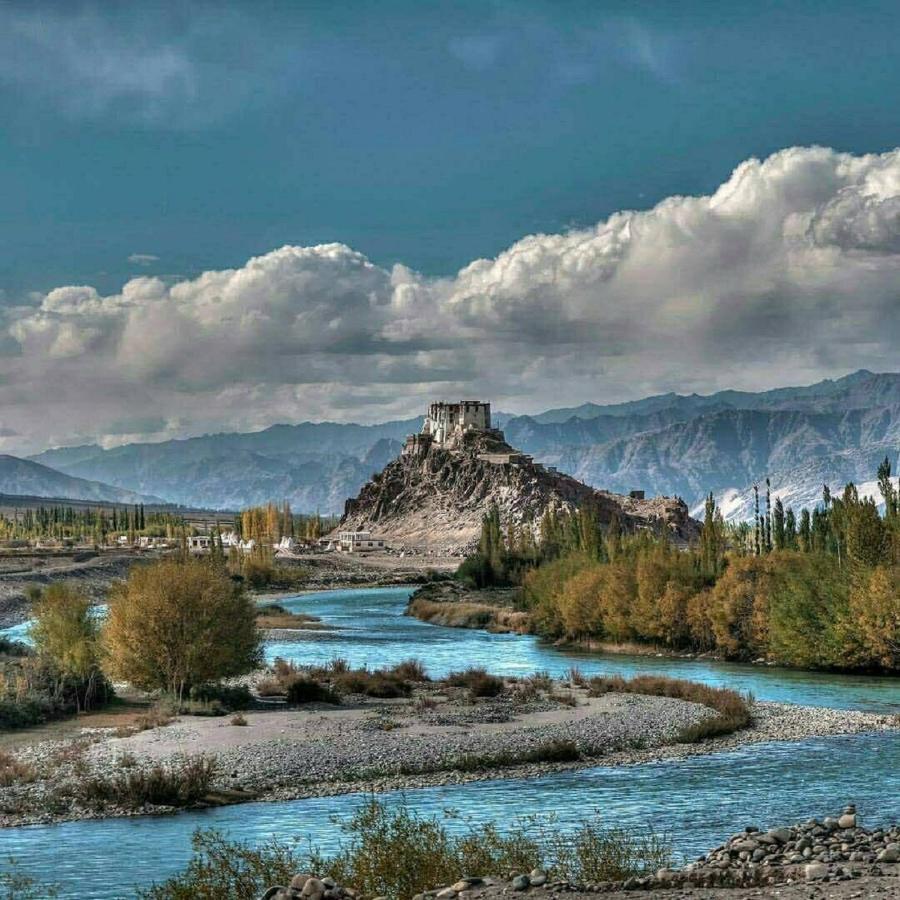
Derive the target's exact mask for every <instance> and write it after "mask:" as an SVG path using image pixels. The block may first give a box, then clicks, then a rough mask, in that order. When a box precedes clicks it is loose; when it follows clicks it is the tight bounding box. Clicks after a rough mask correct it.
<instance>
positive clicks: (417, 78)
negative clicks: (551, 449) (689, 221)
mask: <svg viewBox="0 0 900 900" xmlns="http://www.w3.org/2000/svg"><path fill="white" fill-rule="evenodd" d="M0 23H2V24H4V26H5V27H4V28H3V29H2V30H3V32H4V34H5V36H4V37H2V38H0V57H2V61H0V121H2V122H3V123H4V124H3V127H2V133H0V173H2V175H0V178H2V191H0V196H2V204H0V209H2V211H0V246H2V248H3V251H2V253H0V288H3V289H5V290H6V292H7V294H8V295H11V296H13V297H15V296H16V295H17V294H19V293H20V292H22V291H27V290H47V289H49V288H51V287H53V286H55V285H58V284H62V283H89V284H92V285H95V286H97V287H99V288H100V289H101V290H111V289H114V288H117V287H119V286H120V285H121V283H122V281H123V280H124V279H125V278H127V277H129V276H130V275H133V274H135V273H136V272H140V271H152V272H154V273H159V274H178V275H191V274H194V273H197V272H199V271H202V270H204V269H208V268H222V267H227V266H235V265H240V264H241V263H243V261H244V260H246V259H247V258H248V257H249V256H252V255H254V254H257V253H263V252H266V251H268V250H270V249H272V248H274V247H277V246H280V245H282V244H285V243H294V244H315V243H321V242H327V241H342V242H345V243H347V244H349V245H350V246H352V247H354V248H355V249H357V250H360V251H361V252H363V253H365V254H366V255H367V256H368V257H369V258H371V259H372V260H374V261H376V262H378V263H381V264H388V263H391V262H394V261H396V260H402V261H403V262H405V263H406V264H407V265H409V266H411V267H412V268H414V269H417V270H419V271H422V272H424V273H427V274H448V273H452V272H454V271H456V270H457V269H458V268H459V267H461V266H463V265H465V264H466V263H467V262H469V261H470V260H472V259H475V258H478V257H482V256H493V255H495V254H496V253H498V252H500V251H501V250H502V249H504V248H505V247H507V246H509V245H510V244H511V243H512V242H513V241H514V240H516V239H517V238H519V237H521V236H522V235H525V234H529V233H533V232H536V231H554V232H555V231H560V230H562V229H565V228H566V227H568V226H572V225H575V226H582V225H587V224H591V223H594V222H596V221H598V220H600V219H602V218H604V217H605V216H607V215H609V214H610V213H611V212H613V211H614V210H617V209H623V208H645V207H648V206H650V205H652V204H653V203H655V202H657V201H658V200H660V199H662V198H664V197H665V196H667V195H669V194H695V193H705V192H708V191H711V190H713V189H714V188H715V187H716V185H718V184H719V183H720V182H721V181H723V180H724V179H725V178H727V176H728V174H729V173H730V172H731V170H732V169H733V168H734V166H736V165H737V164H738V163H739V162H740V161H741V160H743V159H745V158H747V157H749V156H754V155H755V156H765V155H768V154H769V153H771V152H773V151H775V150H777V149H780V148H782V147H786V146H791V145H795V144H804V145H805V144H813V143H817V144H823V145H826V146H830V147H834V148H837V149H840V150H849V151H854V152H876V151H881V150H887V149H890V148H892V147H894V146H896V145H897V144H898V143H900V137H898V131H900V119H898V117H897V109H898V107H900V104H898V100H900V48H898V46H897V44H898V36H900V29H898V27H897V7H896V4H895V3H884V4H878V3H857V4H849V3H846V2H844V3H827V2H816V3H802V2H801V3H791V4H783V3H758V2H757V3H752V4H750V3H747V4H736V3H720V2H719V3H707V2H702V3H698V2H685V3H679V4H670V3H658V4H639V5H637V4H633V3H600V2H592V3H574V2H573V3H539V2H517V3H490V2H477V3H453V4H451V3H442V4H438V3H422V2H384V3H371V2H370V3H359V2H349V3H342V4H334V3H322V4H317V3H265V2H256V3H247V4H244V5H243V6H242V5H241V4H236V3H233V4H221V5H208V6H204V5H202V4H199V5H197V4H183V3H178V4H174V3H173V4H166V3H153V4H140V5H139V4H125V5H121V6H119V5H114V4H97V5H94V6H90V5H88V6H79V5H78V4H69V3H66V4H59V5H58V6H55V5H53V4H47V3H36V4H33V3H29V4H27V5H25V4H23V5H17V4H16V3H13V4H11V5H10V4H5V5H4V6H3V8H2V10H0ZM134 254H142V255H148V256H149V255H152V256H156V257H158V260H144V261H143V265H141V264H137V263H134V262H129V259H128V258H129V257H130V256H132V255H134Z"/></svg>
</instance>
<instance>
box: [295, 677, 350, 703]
mask: <svg viewBox="0 0 900 900" xmlns="http://www.w3.org/2000/svg"><path fill="white" fill-rule="evenodd" d="M287 702H288V703H289V704H290V705H291V706H300V705H301V704H303V703H340V702H341V698H340V697H339V696H338V695H337V694H336V693H335V692H334V691H333V690H331V688H328V687H326V686H325V685H322V684H319V682H318V681H314V680H313V679H312V678H296V679H294V680H293V681H292V682H291V683H290V684H289V685H288V688H287Z"/></svg>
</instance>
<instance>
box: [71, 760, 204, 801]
mask: <svg viewBox="0 0 900 900" xmlns="http://www.w3.org/2000/svg"><path fill="white" fill-rule="evenodd" d="M215 771H216V770H215V763H214V761H213V760H212V759H210V758H208V757H204V756H192V757H186V758H183V759H180V760H178V761H176V763H175V764H174V765H170V766H164V765H162V764H160V763H156V764H155V765H153V766H151V767H150V768H146V769H134V770H133V771H127V772H122V773H118V774H115V775H95V776H93V777H91V778H85V779H83V780H82V781H80V782H79V783H78V786H77V788H76V797H77V799H78V800H80V801H81V802H83V803H85V804H87V805H88V806H93V807H96V808H100V809H102V808H105V807H125V808H128V809H140V808H141V807H143V806H146V805H151V806H174V807H179V808H182V807H186V806H193V805H195V804H196V803H198V802H199V801H200V800H202V799H203V798H204V797H205V796H206V795H207V794H208V793H209V790H210V787H211V785H212V781H213V778H214V776H215Z"/></svg>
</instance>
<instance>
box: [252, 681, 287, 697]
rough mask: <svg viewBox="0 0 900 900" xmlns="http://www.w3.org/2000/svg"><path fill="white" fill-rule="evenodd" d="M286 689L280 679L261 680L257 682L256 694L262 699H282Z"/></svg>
mask: <svg viewBox="0 0 900 900" xmlns="http://www.w3.org/2000/svg"><path fill="white" fill-rule="evenodd" d="M284 692H285V687H284V685H283V684H282V683H281V681H280V680H279V679H278V678H261V679H260V680H259V681H257V682H256V693H257V694H259V696H260V697H280V696H281V695H282V694H284Z"/></svg>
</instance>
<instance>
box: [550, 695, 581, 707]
mask: <svg viewBox="0 0 900 900" xmlns="http://www.w3.org/2000/svg"><path fill="white" fill-rule="evenodd" d="M550 699H551V700H555V701H556V702H557V703H562V704H563V706H571V707H576V706H578V698H577V697H576V696H575V695H574V694H573V693H572V692H571V691H554V692H553V693H552V694H550Z"/></svg>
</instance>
